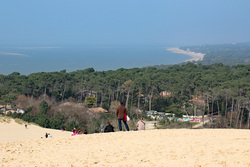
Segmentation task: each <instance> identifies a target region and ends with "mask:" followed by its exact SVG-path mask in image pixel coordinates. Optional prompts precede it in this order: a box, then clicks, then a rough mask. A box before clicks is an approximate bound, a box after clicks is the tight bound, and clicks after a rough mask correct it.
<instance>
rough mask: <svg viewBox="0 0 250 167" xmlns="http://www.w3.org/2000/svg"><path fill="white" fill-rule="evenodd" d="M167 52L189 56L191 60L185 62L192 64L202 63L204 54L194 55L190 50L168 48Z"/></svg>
mask: <svg viewBox="0 0 250 167" xmlns="http://www.w3.org/2000/svg"><path fill="white" fill-rule="evenodd" d="M167 50H168V51H171V52H173V53H179V54H184V55H188V56H191V57H192V58H191V59H188V60H186V62H192V61H202V60H203V58H204V56H205V54H203V53H195V52H191V51H190V50H187V51H185V50H181V49H179V48H168V49H167Z"/></svg>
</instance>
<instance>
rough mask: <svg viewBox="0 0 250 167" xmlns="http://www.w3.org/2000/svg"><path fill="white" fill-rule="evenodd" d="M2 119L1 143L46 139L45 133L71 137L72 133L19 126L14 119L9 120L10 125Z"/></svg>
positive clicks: (33, 126)
mask: <svg viewBox="0 0 250 167" xmlns="http://www.w3.org/2000/svg"><path fill="white" fill-rule="evenodd" d="M1 120H3V117H1V119H0V142H11V141H26V140H30V139H41V137H43V138H44V136H45V133H50V134H51V135H52V136H53V137H62V136H70V135H71V132H63V131H61V130H54V129H46V128H41V127H39V126H37V125H34V124H27V125H28V126H27V129H25V124H24V123H23V124H18V123H16V122H15V121H14V120H13V119H9V121H10V123H7V122H3V121H1Z"/></svg>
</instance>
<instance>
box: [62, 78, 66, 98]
mask: <svg viewBox="0 0 250 167" xmlns="http://www.w3.org/2000/svg"><path fill="white" fill-rule="evenodd" d="M66 88H67V85H66V81H65V82H64V89H63V94H62V102H63V100H64V94H65V92H66Z"/></svg>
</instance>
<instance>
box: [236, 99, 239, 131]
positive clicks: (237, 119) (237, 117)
mask: <svg viewBox="0 0 250 167" xmlns="http://www.w3.org/2000/svg"><path fill="white" fill-rule="evenodd" d="M239 103H240V102H239V100H238V101H237V114H236V129H238V124H239V119H240V111H239V110H240V106H239V105H240V104H239Z"/></svg>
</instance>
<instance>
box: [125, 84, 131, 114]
mask: <svg viewBox="0 0 250 167" xmlns="http://www.w3.org/2000/svg"><path fill="white" fill-rule="evenodd" d="M129 93H130V89H129V90H128V94H127V99H126V105H125V107H126V108H127V109H128V100H129Z"/></svg>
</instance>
